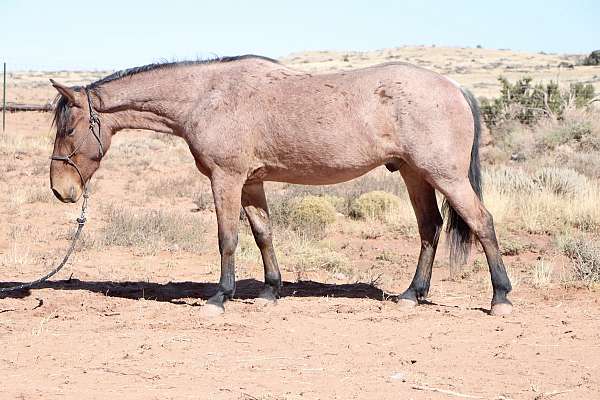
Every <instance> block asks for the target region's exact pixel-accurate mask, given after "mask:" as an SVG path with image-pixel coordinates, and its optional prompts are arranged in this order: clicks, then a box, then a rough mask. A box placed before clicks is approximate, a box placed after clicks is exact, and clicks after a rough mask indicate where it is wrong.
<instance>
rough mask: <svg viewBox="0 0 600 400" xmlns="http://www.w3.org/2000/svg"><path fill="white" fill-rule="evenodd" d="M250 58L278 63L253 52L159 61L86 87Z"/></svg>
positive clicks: (107, 77)
mask: <svg viewBox="0 0 600 400" xmlns="http://www.w3.org/2000/svg"><path fill="white" fill-rule="evenodd" d="M252 58H255V59H259V60H265V61H269V62H273V63H278V61H277V60H274V59H272V58H269V57H263V56H257V55H254V54H245V55H242V56H233V57H217V58H210V59H204V60H191V61H190V60H188V61H167V62H159V63H153V64H148V65H143V66H141V67H134V68H129V69H124V70H121V71H117V72H115V73H113V74H111V75H108V76H106V77H104V78H102V79H100V80H98V81H96V82H93V83H91V84H90V85H88V88H89V89H93V88H95V87H97V86H100V85H102V84H104V83H107V82H112V81H116V80H118V79H121V78H125V77H128V76H132V75H137V74H139V73H141V72H146V71H154V70H157V69H168V68H176V67H181V66H188V65H202V64H214V63H227V62H232V61H239V60H246V59H252Z"/></svg>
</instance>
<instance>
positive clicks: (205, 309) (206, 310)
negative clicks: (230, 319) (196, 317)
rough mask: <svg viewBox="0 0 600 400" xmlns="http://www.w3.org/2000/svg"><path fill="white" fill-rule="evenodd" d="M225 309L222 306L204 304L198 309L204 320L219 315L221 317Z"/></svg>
mask: <svg viewBox="0 0 600 400" xmlns="http://www.w3.org/2000/svg"><path fill="white" fill-rule="evenodd" d="M224 312H225V309H224V308H223V306H218V305H216V304H211V303H206V304H204V305H203V306H202V307H201V308H200V316H201V317H202V318H205V319H210V318H216V317H218V316H219V315H223V313H224Z"/></svg>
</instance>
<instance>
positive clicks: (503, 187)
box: [483, 167, 536, 194]
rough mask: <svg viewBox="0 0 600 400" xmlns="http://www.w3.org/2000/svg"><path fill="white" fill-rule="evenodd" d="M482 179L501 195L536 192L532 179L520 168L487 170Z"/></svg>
mask: <svg viewBox="0 0 600 400" xmlns="http://www.w3.org/2000/svg"><path fill="white" fill-rule="evenodd" d="M483 179H484V182H485V184H486V185H492V186H493V187H494V188H495V189H496V190H497V191H498V192H499V193H502V194H516V193H518V194H528V193H531V192H533V191H534V190H536V184H535V181H534V179H533V177H532V176H531V175H529V174H528V173H527V172H525V171H523V170H522V169H520V168H514V167H513V168H509V167H500V168H494V169H488V170H486V171H485V172H484V176H483Z"/></svg>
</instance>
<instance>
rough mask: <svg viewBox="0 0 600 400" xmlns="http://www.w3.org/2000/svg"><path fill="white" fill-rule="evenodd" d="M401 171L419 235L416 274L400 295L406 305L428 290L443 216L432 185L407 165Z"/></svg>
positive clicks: (424, 296)
mask: <svg viewBox="0 0 600 400" xmlns="http://www.w3.org/2000/svg"><path fill="white" fill-rule="evenodd" d="M400 173H401V174H402V177H403V178H404V182H405V183H406V188H407V189H408V194H409V196H410V201H411V203H412V206H413V209H414V210H415V215H416V217H417V224H418V226H419V235H420V236H421V252H420V254H419V261H418V263H417V270H416V271H415V276H414V277H413V280H412V282H411V283H410V286H409V287H408V289H407V290H406V291H405V292H404V293H403V294H402V295H401V296H400V301H401V302H403V303H404V304H406V305H408V306H414V305H416V304H417V302H418V301H419V300H422V299H425V298H426V297H427V294H428V292H429V283H430V281H431V268H432V266H433V259H434V258H435V252H436V249H437V245H438V239H439V235H440V231H441V229H442V224H443V220H442V216H441V215H440V211H439V209H438V206H437V202H436V198H435V190H434V189H433V187H432V186H431V185H430V184H429V183H428V182H427V181H426V180H425V179H423V178H422V177H421V176H419V175H418V173H417V172H416V171H414V170H413V169H411V168H410V167H408V166H406V165H404V166H403V167H402V168H401V169H400Z"/></svg>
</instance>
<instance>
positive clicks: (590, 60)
mask: <svg viewBox="0 0 600 400" xmlns="http://www.w3.org/2000/svg"><path fill="white" fill-rule="evenodd" d="M582 64H583V65H600V50H594V51H592V52H591V53H590V55H589V56H587V57H586V58H584V59H583V61H582Z"/></svg>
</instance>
